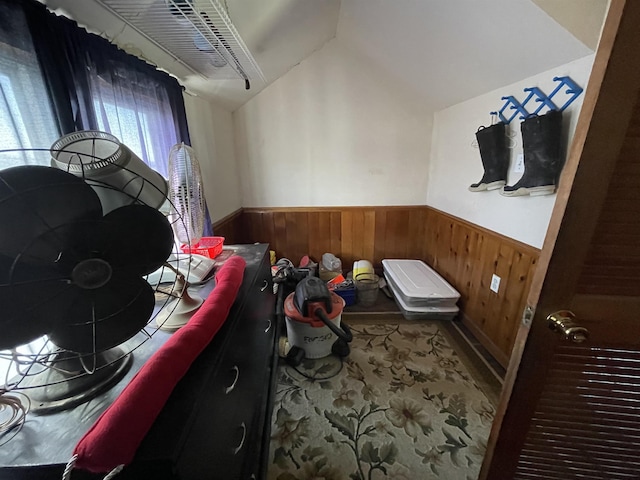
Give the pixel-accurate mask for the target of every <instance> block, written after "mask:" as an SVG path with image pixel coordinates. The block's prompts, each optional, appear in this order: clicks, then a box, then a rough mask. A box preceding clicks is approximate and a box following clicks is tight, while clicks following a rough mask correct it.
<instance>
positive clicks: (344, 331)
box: [314, 308, 353, 343]
mask: <svg viewBox="0 0 640 480" xmlns="http://www.w3.org/2000/svg"><path fill="white" fill-rule="evenodd" d="M314 314H315V315H316V317H318V318H319V319H320V320H322V323H324V324H325V325H326V326H327V327H329V330H331V331H332V332H333V333H335V334H336V335H337V336H338V338H340V339H342V340H344V341H345V342H347V343H349V342H350V341H351V340H353V334H352V333H351V329H350V328H349V326H348V325H347V324H346V323H344V322H341V325H342V328H340V327H338V326H336V325H335V324H334V323H333V322H331V320H329V318H327V314H326V313H325V311H324V310H323V309H321V308H316V311H315V312H314Z"/></svg>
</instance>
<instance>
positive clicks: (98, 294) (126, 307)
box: [49, 274, 155, 353]
mask: <svg viewBox="0 0 640 480" xmlns="http://www.w3.org/2000/svg"><path fill="white" fill-rule="evenodd" d="M154 306H155V298H154V294H153V289H152V288H151V286H150V285H149V284H148V283H147V282H146V281H145V280H144V279H142V278H138V277H134V276H131V275H117V274H114V275H113V276H112V278H111V280H110V281H109V282H108V283H107V284H106V285H104V286H103V287H100V288H97V289H94V290H82V291H81V294H80V295H79V296H78V298H77V299H76V301H75V302H74V304H73V305H72V306H71V308H69V309H68V310H67V312H66V314H67V318H66V321H65V323H66V324H65V325H59V326H56V327H55V328H54V330H53V331H52V332H50V333H49V339H50V340H51V341H52V342H53V343H54V344H55V345H57V346H59V347H61V348H64V349H66V350H71V351H73V352H77V353H93V352H98V351H103V350H106V349H109V348H112V347H115V346H116V345H119V344H121V343H123V342H125V341H126V340H128V339H129V338H131V337H132V336H134V335H135V334H136V333H137V332H138V331H140V330H141V329H142V328H144V326H145V325H146V324H147V322H148V321H149V318H151V315H152V313H153V308H154ZM94 318H95V322H94V321H93V319H94Z"/></svg>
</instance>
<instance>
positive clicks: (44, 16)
mask: <svg viewBox="0 0 640 480" xmlns="http://www.w3.org/2000/svg"><path fill="white" fill-rule="evenodd" d="M9 1H12V2H15V3H18V4H20V5H21V6H22V8H23V9H24V12H25V17H26V19H27V23H28V26H29V30H30V32H31V36H32V38H33V44H34V48H35V52H36V55H37V57H38V60H39V62H40V66H41V69H42V71H43V76H44V79H45V83H46V87H47V90H48V93H49V96H50V98H51V103H52V107H53V110H54V113H55V116H56V118H57V121H58V125H59V129H60V131H61V132H62V133H63V134H66V133H71V132H74V131H77V130H102V131H107V132H109V133H111V134H113V135H115V136H116V137H118V138H119V139H120V141H122V142H123V143H124V144H125V145H127V146H128V147H129V148H131V150H133V151H134V152H136V153H137V154H138V155H140V158H141V159H142V160H143V161H144V162H145V163H147V164H148V165H149V166H150V167H151V168H153V169H154V170H156V171H158V172H159V173H161V174H162V175H163V176H164V177H165V178H166V177H167V176H168V172H167V161H168V154H169V150H170V149H171V147H172V146H173V145H174V144H176V143H180V142H184V143H185V144H187V145H190V144H191V140H190V138H189V130H188V126H187V116H186V112H185V106H184V99H183V97H182V87H181V86H180V85H179V83H178V82H177V80H176V79H175V78H173V77H172V76H170V75H168V74H167V73H164V72H161V71H159V70H157V69H156V68H155V67H153V66H152V65H149V64H148V63H146V62H144V61H143V60H140V59H139V58H137V57H135V56H133V55H129V54H128V53H126V52H124V51H122V50H120V49H119V48H118V47H116V46H115V45H112V44H111V43H109V41H108V40H106V39H104V38H102V37H99V36H98V35H94V34H91V33H89V32H87V31H86V30H85V29H83V28H80V27H79V26H78V24H77V23H76V22H74V21H72V20H70V19H68V18H66V17H62V16H57V15H55V14H54V13H52V12H49V11H48V10H47V9H46V7H45V6H44V5H42V4H40V3H39V2H37V1H35V0H23V1H17V0H9ZM166 112H171V116H172V118H171V119H170V120H171V121H168V120H169V119H167V115H166ZM211 234H212V228H211V221H210V218H209V214H208V211H207V214H206V221H205V232H204V235H211Z"/></svg>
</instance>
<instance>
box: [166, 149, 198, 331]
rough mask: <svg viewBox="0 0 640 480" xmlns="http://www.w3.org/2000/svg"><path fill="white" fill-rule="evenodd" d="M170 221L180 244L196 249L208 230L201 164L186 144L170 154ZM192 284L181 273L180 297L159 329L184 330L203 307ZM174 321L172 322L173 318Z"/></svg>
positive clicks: (176, 293)
mask: <svg viewBox="0 0 640 480" xmlns="http://www.w3.org/2000/svg"><path fill="white" fill-rule="evenodd" d="M168 170H169V181H168V183H169V194H168V197H169V205H170V212H169V221H170V222H171V226H172V228H173V232H174V234H175V236H176V239H177V242H178V243H179V244H183V245H189V246H192V245H196V244H197V243H198V241H200V238H201V237H202V232H203V230H204V211H205V208H204V205H205V199H204V192H203V189H202V174H201V172H200V164H199V163H198V159H197V158H196V155H195V152H194V151H193V149H192V148H191V147H189V146H187V145H185V144H184V143H179V144H176V145H174V146H173V147H172V148H171V150H170V151H169V169H168ZM188 287H189V283H188V282H187V281H186V279H185V278H184V275H183V274H182V273H179V272H177V281H176V292H175V296H176V297H177V298H176V299H175V300H174V301H173V303H174V305H172V306H171V307H172V308H167V309H165V310H163V311H162V312H160V314H159V315H158V316H157V317H156V322H157V324H158V326H159V327H160V328H162V329H164V330H176V329H178V328H180V327H181V326H183V325H184V324H185V323H186V322H187V321H189V318H190V316H191V314H193V312H195V311H196V310H197V309H198V308H199V307H200V306H201V305H202V302H203V300H202V298H199V297H197V296H195V297H194V296H191V295H190V294H189V292H188ZM169 317H170V318H169Z"/></svg>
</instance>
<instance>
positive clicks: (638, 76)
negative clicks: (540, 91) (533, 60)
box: [480, 0, 640, 480]
mask: <svg viewBox="0 0 640 480" xmlns="http://www.w3.org/2000/svg"><path fill="white" fill-rule="evenodd" d="M639 26H640V1H637V0H627V1H626V2H625V1H624V0H612V1H611V5H610V8H609V13H608V16H607V20H606V22H605V26H604V29H603V32H602V37H601V41H600V46H599V48H598V52H597V54H596V58H595V62H594V66H593V70H592V73H591V78H590V80H589V84H588V86H587V89H586V92H585V99H584V103H583V107H582V111H581V113H580V117H579V119H578V124H577V128H576V133H575V136H574V140H573V144H572V146H571V148H570V152H569V156H568V159H567V163H566V165H565V167H564V171H563V174H562V178H561V180H560V184H559V187H558V193H557V199H556V204H555V208H554V212H553V215H552V218H551V221H550V224H549V229H548V232H547V237H546V239H545V243H544V246H543V249H542V252H541V256H540V262H539V265H538V268H537V271H536V274H535V277H534V280H533V285H532V289H531V292H530V294H529V298H528V305H531V306H534V308H533V310H535V314H533V316H532V318H526V319H523V325H522V326H521V328H520V331H519V332H518V337H517V340H516V344H515V347H514V350H513V354H512V358H511V362H510V365H509V369H508V372H507V377H506V379H505V387H504V390H503V393H502V398H501V402H500V406H499V408H498V411H497V415H496V419H495V421H494V425H493V428H492V431H491V436H490V438H489V444H488V448H487V455H486V457H485V462H484V464H483V466H482V471H481V474H480V478H481V479H490V480H496V479H563V480H566V479H571V478H581V479H582V478H584V479H607V480H610V479H630V478H640V103H639V101H638V93H639V91H640V27H639ZM562 310H570V311H572V312H573V313H574V314H575V321H576V322H577V323H578V324H579V325H581V326H583V327H584V328H586V329H587V330H588V332H589V336H588V338H586V339H585V338H584V336H583V335H577V336H576V337H575V338H574V339H573V340H572V339H571V338H564V335H562V334H560V333H558V332H554V331H552V330H551V329H550V328H549V326H548V323H549V322H548V320H547V317H548V316H549V315H551V314H553V313H554V312H557V311H562ZM556 316H564V317H568V316H569V314H568V313H560V314H558V315H556ZM569 337H570V335H569ZM580 340H583V341H581V342H580Z"/></svg>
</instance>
